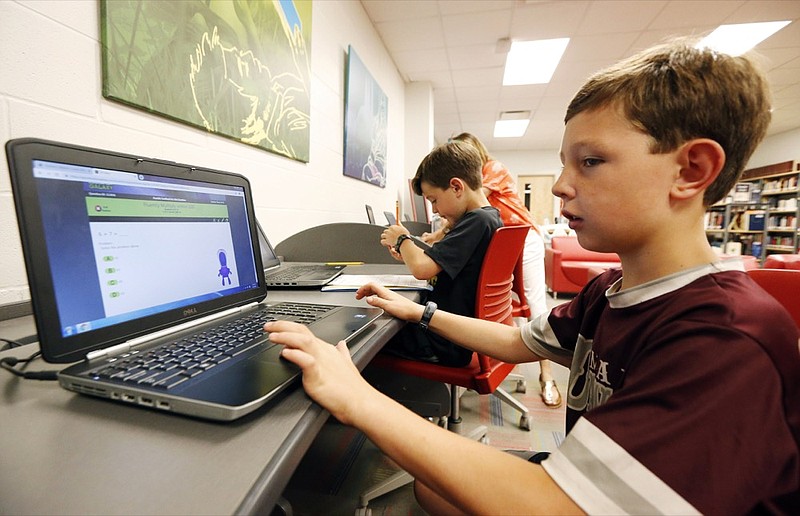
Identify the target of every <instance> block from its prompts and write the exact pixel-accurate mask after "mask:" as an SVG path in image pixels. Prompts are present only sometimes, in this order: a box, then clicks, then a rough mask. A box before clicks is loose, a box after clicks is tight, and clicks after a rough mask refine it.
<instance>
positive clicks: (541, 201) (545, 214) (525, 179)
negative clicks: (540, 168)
mask: <svg viewBox="0 0 800 516" xmlns="http://www.w3.org/2000/svg"><path fill="white" fill-rule="evenodd" d="M553 183H554V177H553V176H518V177H517V191H518V192H519V196H520V197H521V198H522V202H524V203H525V206H526V207H527V208H528V211H530V212H531V215H532V216H533V221H534V222H535V223H536V224H537V225H541V224H544V223H545V221H548V222H549V223H551V224H552V223H553V221H554V220H555V216H554V214H555V202H556V198H555V197H554V196H553V193H552V192H551V191H550V190H551V189H552V188H553Z"/></svg>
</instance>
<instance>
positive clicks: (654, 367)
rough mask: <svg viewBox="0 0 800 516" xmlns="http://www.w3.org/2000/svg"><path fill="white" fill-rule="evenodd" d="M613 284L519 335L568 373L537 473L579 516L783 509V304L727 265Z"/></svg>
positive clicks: (790, 409)
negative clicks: (561, 412) (557, 430)
mask: <svg viewBox="0 0 800 516" xmlns="http://www.w3.org/2000/svg"><path fill="white" fill-rule="evenodd" d="M621 277H622V272H621V271H619V270H611V271H608V272H606V273H605V274H603V275H601V276H599V277H597V278H596V279H595V280H594V281H592V282H591V283H589V284H588V285H587V286H586V288H584V290H583V291H582V292H581V293H580V294H578V296H576V297H575V299H573V300H572V301H571V302H569V303H567V304H564V305H560V306H558V307H556V308H555V309H553V311H552V312H551V313H550V316H549V317H547V318H546V319H545V318H540V319H538V320H536V321H533V322H532V323H530V324H528V325H527V326H526V327H524V328H523V331H522V336H523V340H524V341H525V343H526V345H527V346H528V347H529V348H530V349H531V350H532V351H533V352H534V353H536V354H538V355H540V356H543V357H545V358H550V359H551V360H554V361H557V362H559V363H561V364H564V365H566V366H568V367H570V382H569V390H568V393H567V437H566V439H565V440H564V443H563V444H562V445H561V447H559V449H558V450H557V451H556V452H555V453H553V454H552V455H551V457H550V458H549V459H548V460H546V461H545V462H543V463H542V465H543V466H544V467H545V469H546V470H547V472H548V473H549V474H550V475H551V477H553V479H554V480H555V481H556V482H557V483H558V484H559V486H561V488H562V489H563V490H564V491H565V492H566V493H567V494H568V495H569V496H570V497H572V498H573V500H574V501H575V502H576V503H577V504H578V505H579V506H580V507H581V508H582V509H583V510H585V511H587V512H589V513H599V512H605V513H615V514H617V513H620V514H621V513H632V514H643V513H647V514H652V513H680V514H690V513H696V512H701V513H716V514H736V513H747V512H752V511H759V510H762V509H766V510H771V511H775V510H777V511H778V512H780V511H781V510H783V511H789V510H790V508H794V507H796V505H791V504H793V503H794V504H796V503H797V500H798V499H799V498H798V492H799V491H798V489H799V488H798V486H800V444H798V443H800V380H798V379H800V350H799V349H798V342H799V341H798V337H800V335H799V332H798V329H797V327H796V326H795V324H794V322H793V321H792V319H791V318H790V317H789V315H788V314H787V313H786V311H785V310H784V309H783V307H781V306H780V305H779V304H778V303H777V301H775V300H774V299H773V298H772V297H771V296H770V295H769V294H767V293H766V292H764V291H763V290H762V289H761V288H760V287H758V286H757V285H756V284H755V283H754V282H752V281H751V280H750V278H749V277H748V276H747V274H746V273H744V272H743V271H742V270H741V262H740V261H738V260H734V261H732V262H728V261H726V262H719V263H716V264H713V265H708V266H704V267H700V268H696V269H692V270H689V271H685V272H681V273H678V274H674V275H671V276H667V277H665V278H661V279H659V280H656V281H653V282H650V283H647V284H645V285H641V286H639V287H635V288H631V289H626V290H624V291H618V290H619V285H620V283H621V281H620V280H621Z"/></svg>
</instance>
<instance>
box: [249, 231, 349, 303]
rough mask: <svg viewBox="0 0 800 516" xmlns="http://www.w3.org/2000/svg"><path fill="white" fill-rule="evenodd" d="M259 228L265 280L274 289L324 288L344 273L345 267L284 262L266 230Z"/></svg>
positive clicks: (259, 242)
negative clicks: (277, 253) (276, 252)
mask: <svg viewBox="0 0 800 516" xmlns="http://www.w3.org/2000/svg"><path fill="white" fill-rule="evenodd" d="M256 226H257V227H258V246H259V249H260V250H261V261H262V263H263V264H264V280H265V281H266V282H267V287H268V288H269V287H272V288H296V287H301V288H307V287H323V286H325V285H327V284H328V283H329V282H330V281H331V280H332V279H333V278H335V277H336V276H338V275H339V274H341V273H342V271H343V270H344V268H345V265H341V264H339V265H336V264H324V263H304V262H282V261H281V260H280V259H279V258H278V256H277V255H276V254H275V249H274V248H273V247H272V244H270V242H269V238H267V234H266V233H265V232H264V228H262V227H261V224H258V223H256Z"/></svg>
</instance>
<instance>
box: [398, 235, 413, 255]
mask: <svg viewBox="0 0 800 516" xmlns="http://www.w3.org/2000/svg"><path fill="white" fill-rule="evenodd" d="M410 238H411V237H410V236H408V235H406V234H405V233H403V234H402V235H400V236H399V237H397V241H395V243H394V252H395V253H397V254H402V253H400V246H401V245H403V242H405V241H406V240H408V239H410Z"/></svg>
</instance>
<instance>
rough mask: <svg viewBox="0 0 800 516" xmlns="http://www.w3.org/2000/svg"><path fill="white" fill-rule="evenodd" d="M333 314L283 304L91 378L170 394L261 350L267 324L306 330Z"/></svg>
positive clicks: (111, 363)
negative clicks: (282, 322)
mask: <svg viewBox="0 0 800 516" xmlns="http://www.w3.org/2000/svg"><path fill="white" fill-rule="evenodd" d="M334 308H336V307H334V306H329V305H315V304H309V303H280V304H278V305H274V306H270V307H265V308H264V309H262V310H256V311H254V312H250V313H247V314H246V315H243V316H242V317H241V318H239V319H236V320H234V321H231V322H228V323H226V324H224V325H222V326H219V327H217V328H214V329H213V330H209V331H204V332H200V333H197V334H195V335H191V336H189V337H184V338H181V339H179V340H176V341H175V342H171V343H168V344H165V345H163V346H159V347H158V348H155V349H152V350H148V351H141V352H140V351H136V350H134V351H130V352H128V353H124V354H122V355H120V356H118V357H112V358H109V359H107V361H106V362H107V364H106V365H105V366H104V367H102V368H100V369H98V370H95V371H93V372H91V373H89V375H90V376H91V377H92V378H94V379H102V380H117V381H122V382H125V383H131V384H136V385H147V386H153V387H158V388H163V389H171V388H174V387H177V386H178V385H180V384H182V383H183V382H185V381H187V380H189V379H190V378H195V377H197V376H199V375H201V374H203V373H205V372H206V371H210V370H211V369H213V368H214V367H216V366H218V365H220V364H222V363H224V362H227V361H228V360H230V359H232V358H233V357H235V356H237V355H239V354H241V353H243V352H245V351H247V350H248V349H250V348H252V347H254V346H257V345H259V344H261V343H262V342H263V337H264V336H265V333H264V329H263V326H264V323H266V322H269V321H275V320H279V319H280V320H292V321H295V322H299V323H302V324H306V325H308V324H311V323H312V322H314V321H317V320H319V319H321V318H322V317H323V316H324V315H325V314H327V313H328V312H330V311H331V310H333V309H334Z"/></svg>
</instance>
